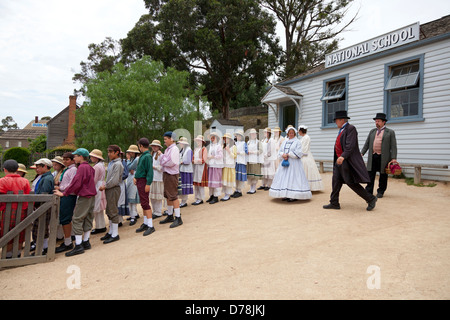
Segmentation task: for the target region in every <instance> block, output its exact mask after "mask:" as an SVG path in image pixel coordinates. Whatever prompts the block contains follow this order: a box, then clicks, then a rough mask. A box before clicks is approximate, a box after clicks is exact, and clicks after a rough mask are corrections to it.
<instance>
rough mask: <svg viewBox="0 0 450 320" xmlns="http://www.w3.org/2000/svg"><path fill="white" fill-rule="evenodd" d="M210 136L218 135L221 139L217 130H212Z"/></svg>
mask: <svg viewBox="0 0 450 320" xmlns="http://www.w3.org/2000/svg"><path fill="white" fill-rule="evenodd" d="M209 136H210V137H211V136H216V137H217V138H219V139H220V136H219V134H218V133H217V132H215V131H213V132H211V133H210V134H209Z"/></svg>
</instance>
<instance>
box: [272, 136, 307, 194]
mask: <svg viewBox="0 0 450 320" xmlns="http://www.w3.org/2000/svg"><path fill="white" fill-rule="evenodd" d="M284 153H286V154H289V160H288V161H289V166H283V165H282V162H280V164H279V166H278V169H277V171H276V173H275V177H274V179H273V182H272V186H271V187H270V190H269V195H270V196H271V197H273V198H290V199H298V200H307V199H311V198H312V194H311V189H310V187H309V183H308V179H307V178H306V174H305V171H304V169H303V164H302V160H301V157H302V147H301V142H300V141H299V140H298V139H297V138H293V139H286V140H285V141H284V142H283V144H282V145H281V148H280V151H279V152H278V156H279V157H280V158H281V156H282V155H283V154H284Z"/></svg>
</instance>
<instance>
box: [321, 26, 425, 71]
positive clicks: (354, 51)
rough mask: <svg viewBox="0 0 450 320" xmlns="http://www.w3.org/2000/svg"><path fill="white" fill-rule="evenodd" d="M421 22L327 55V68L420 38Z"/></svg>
mask: <svg viewBox="0 0 450 320" xmlns="http://www.w3.org/2000/svg"><path fill="white" fill-rule="evenodd" d="M419 32H420V25H419V22H416V23H414V24H411V25H409V26H406V27H404V28H401V29H398V30H395V31H392V32H389V33H386V34H384V35H382V36H379V37H376V38H373V39H370V40H367V41H365V42H361V43H358V44H356V45H354V46H352V47H348V48H345V49H342V50H338V51H335V52H333V53H330V54H328V55H326V56H325V68H329V67H334V66H337V65H339V64H341V63H345V62H349V61H352V60H356V59H359V58H362V57H366V56H369V55H371V54H375V53H378V52H381V51H385V50H388V49H392V48H395V47H398V46H402V45H404V44H407V43H410V42H413V41H417V40H419Z"/></svg>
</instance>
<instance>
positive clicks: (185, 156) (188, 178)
mask: <svg viewBox="0 0 450 320" xmlns="http://www.w3.org/2000/svg"><path fill="white" fill-rule="evenodd" d="M178 145H179V146H180V177H181V196H180V198H181V203H180V208H184V207H187V199H188V196H189V195H190V194H193V193H194V186H193V182H194V181H193V173H194V167H193V166H192V149H191V147H190V146H189V142H188V140H187V139H186V138H185V137H181V138H180V140H178Z"/></svg>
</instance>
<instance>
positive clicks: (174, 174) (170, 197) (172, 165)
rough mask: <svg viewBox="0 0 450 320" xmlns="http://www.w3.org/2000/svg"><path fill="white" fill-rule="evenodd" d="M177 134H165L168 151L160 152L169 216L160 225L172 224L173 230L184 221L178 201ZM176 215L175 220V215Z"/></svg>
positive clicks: (178, 163)
mask: <svg viewBox="0 0 450 320" xmlns="http://www.w3.org/2000/svg"><path fill="white" fill-rule="evenodd" d="M174 139H175V134H173V133H172V131H168V132H166V133H164V144H165V145H166V147H167V149H166V151H165V152H164V154H163V153H162V152H161V150H160V151H158V154H159V159H160V160H159V161H160V164H161V166H162V169H163V171H164V173H163V182H164V197H165V198H166V199H167V211H168V215H167V217H166V218H165V219H164V220H163V221H160V222H159V223H160V224H164V223H169V222H172V224H171V225H170V227H171V228H175V227H178V226H181V225H182V224H183V221H182V220H181V214H180V201H179V200H178V176H179V173H180V171H179V166H180V154H179V150H178V148H177V147H176V144H175V140H174ZM174 214H175V219H174V217H173V215H174Z"/></svg>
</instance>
